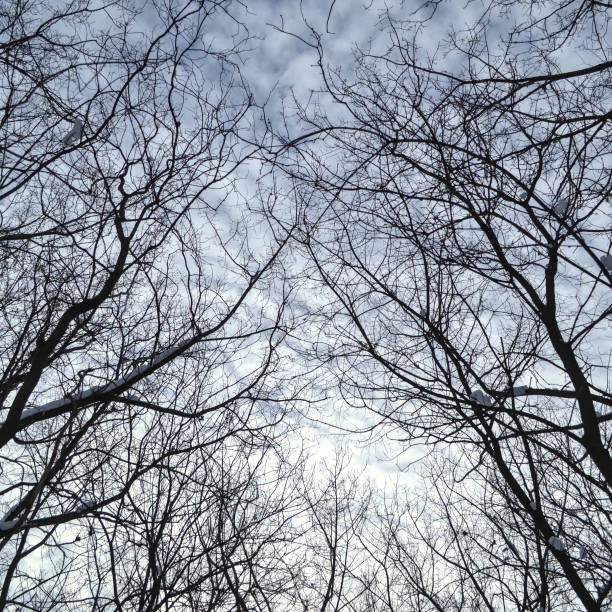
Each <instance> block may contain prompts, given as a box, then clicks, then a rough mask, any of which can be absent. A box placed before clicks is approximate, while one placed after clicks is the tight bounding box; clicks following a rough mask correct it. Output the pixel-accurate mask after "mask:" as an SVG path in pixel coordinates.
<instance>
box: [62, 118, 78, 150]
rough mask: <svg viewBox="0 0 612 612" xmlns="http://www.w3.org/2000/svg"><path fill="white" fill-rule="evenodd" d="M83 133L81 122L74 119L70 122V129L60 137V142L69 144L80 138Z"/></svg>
mask: <svg viewBox="0 0 612 612" xmlns="http://www.w3.org/2000/svg"><path fill="white" fill-rule="evenodd" d="M82 134H83V122H82V121H81V120H80V119H76V120H75V122H74V123H73V124H72V129H71V130H70V131H69V132H68V133H67V134H66V135H65V136H64V137H63V138H62V144H65V145H69V144H71V143H73V142H75V141H78V140H81V135H82Z"/></svg>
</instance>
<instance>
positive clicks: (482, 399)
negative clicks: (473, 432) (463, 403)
mask: <svg viewBox="0 0 612 612" xmlns="http://www.w3.org/2000/svg"><path fill="white" fill-rule="evenodd" d="M470 399H471V400H472V401H473V402H476V403H477V404H479V405H481V406H485V407H486V408H490V407H491V406H492V405H493V401H492V400H491V398H490V397H489V396H488V395H485V394H484V393H483V392H482V391H481V390H480V389H477V390H476V391H472V393H471V394H470Z"/></svg>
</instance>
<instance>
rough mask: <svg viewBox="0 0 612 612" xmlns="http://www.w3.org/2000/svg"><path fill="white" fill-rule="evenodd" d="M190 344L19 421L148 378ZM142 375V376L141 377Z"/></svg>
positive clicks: (32, 411) (27, 413)
mask: <svg viewBox="0 0 612 612" xmlns="http://www.w3.org/2000/svg"><path fill="white" fill-rule="evenodd" d="M191 342H192V339H189V340H185V341H183V342H180V343H179V344H176V345H174V346H172V347H170V348H169V349H166V350H164V351H162V352H161V353H158V354H157V355H155V356H154V357H153V358H152V359H151V361H150V362H149V363H143V364H141V365H139V366H137V367H135V368H134V369H133V370H132V371H131V372H129V373H128V374H126V375H125V376H120V377H119V378H117V379H115V380H113V381H111V382H109V383H107V384H105V385H96V386H93V387H89V388H88V389H85V390H84V391H82V392H81V393H77V394H76V395H72V396H70V397H64V398H62V399H57V400H53V401H52V402H47V403H46V404H42V405H41V406H36V407H34V408H28V409H27V410H24V411H23V412H22V413H21V420H22V421H23V420H25V419H29V418H31V417H33V416H36V415H41V414H44V413H46V412H53V411H55V410H61V409H63V408H69V407H70V406H73V405H75V404H77V403H78V404H80V403H82V402H85V401H87V400H88V399H90V398H91V397H92V396H94V395H98V394H101V395H109V394H111V393H113V392H115V391H116V390H117V389H120V388H121V387H124V386H126V385H129V384H130V383H132V382H134V381H135V380H136V379H140V378H143V377H144V376H148V375H149V374H151V373H153V371H154V370H156V369H157V367H158V366H159V365H160V364H162V363H163V362H165V361H168V360H169V359H170V358H172V357H176V356H177V355H179V354H180V353H181V352H182V351H183V349H184V348H185V347H186V346H187V345H188V344H190V343H191ZM143 375H144V376H143Z"/></svg>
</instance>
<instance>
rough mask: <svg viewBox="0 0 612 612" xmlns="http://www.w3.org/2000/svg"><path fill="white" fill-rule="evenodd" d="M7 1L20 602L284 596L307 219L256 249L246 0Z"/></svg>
mask: <svg viewBox="0 0 612 612" xmlns="http://www.w3.org/2000/svg"><path fill="white" fill-rule="evenodd" d="M0 11H1V13H0V28H1V30H0V31H1V32H2V42H1V43H0V44H1V55H0V58H1V59H0V65H1V70H2V72H1V76H0V87H1V88H2V100H3V102H2V115H1V116H2V121H1V126H0V140H1V143H2V146H1V150H2V164H1V169H0V219H1V227H0V330H1V332H0V337H1V339H0V363H1V373H0V398H1V401H0V421H1V423H0V448H1V450H0V462H1V466H2V468H1V471H0V512H1V515H0V518H1V522H0V576H2V578H1V579H0V607H1V608H2V609H4V608H6V607H11V606H12V607H15V608H18V609H22V608H23V609H26V608H27V609H36V610H51V609H57V608H61V609H81V608H91V609H111V608H112V609H140V610H145V609H147V610H154V609H160V608H163V609H200V608H201V609H205V608H206V609H235V606H238V608H241V607H242V608H244V607H245V605H246V604H244V601H249V600H250V599H252V598H254V599H255V600H257V598H261V597H263V596H264V595H265V596H266V597H271V596H272V595H271V594H270V593H271V591H270V588H271V587H270V585H271V584H272V578H273V576H272V575H270V577H269V579H267V578H266V576H267V574H268V573H269V572H267V568H266V563H267V562H268V561H266V560H265V559H264V558H263V557H262V554H263V552H265V547H262V546H261V545H260V540H261V539H262V538H263V535H262V534H264V533H267V534H268V535H270V534H272V535H270V538H271V539H270V540H269V542H270V546H272V545H273V543H274V537H272V536H273V535H274V530H273V529H272V527H273V525H274V521H275V520H278V521H281V519H279V518H278V517H279V516H281V515H282V514H283V512H284V508H285V507H286V506H287V505H288V504H290V502H291V495H290V491H291V490H290V488H289V487H288V486H287V485H286V483H287V482H288V481H289V480H290V479H291V478H293V477H294V476H293V471H292V470H293V468H292V469H289V466H290V465H291V464H289V463H288V462H287V460H286V459H283V460H281V457H284V456H285V454H286V453H288V452H289V451H288V450H287V451H283V454H279V452H278V443H277V442H276V441H275V439H276V437H277V436H279V435H280V434H281V432H282V429H281V428H280V427H279V423H280V422H281V421H282V419H283V413H284V405H285V401H286V400H288V399H290V398H291V397H292V394H293V392H294V391H292V386H293V385H292V383H291V380H290V379H285V382H284V383H283V384H281V378H282V376H283V362H282V355H280V354H279V353H278V351H277V347H278V344H279V343H280V342H281V340H282V338H283V336H284V334H285V333H286V330H287V329H288V327H287V325H288V320H287V319H286V317H285V315H284V306H285V302H286V297H287V296H286V294H284V293H283V289H282V286H281V285H278V284H275V283H276V281H275V266H276V260H277V257H278V253H279V252H280V250H281V249H282V248H283V245H284V244H285V242H286V240H287V236H286V235H284V236H277V238H278V240H277V241H275V240H268V239H267V238H266V237H264V238H263V239H262V240H260V243H259V246H258V248H257V249H254V248H251V246H250V245H249V241H248V240H247V236H246V230H245V225H244V220H243V219H242V218H241V212H240V211H241V204H240V202H239V199H238V197H237V196H236V195H235V192H234V190H233V181H234V180H235V176H236V175H235V170H236V168H238V167H239V166H240V165H241V164H243V163H244V162H245V161H246V160H248V159H250V158H251V157H252V155H253V154H254V153H255V152H256V151H257V148H258V146H257V145H256V144H249V140H250V136H251V128H252V122H251V117H250V112H251V110H252V108H253V102H252V99H251V96H250V93H249V90H248V87H247V85H246V84H245V83H244V82H243V80H242V78H241V75H240V72H239V70H238V68H237V65H236V63H235V60H236V59H237V57H238V56H239V53H240V51H241V48H242V46H243V44H244V42H245V41H246V40H247V39H248V32H246V31H245V30H244V29H242V30H240V31H241V32H242V34H241V35H239V36H238V37H235V38H234V39H233V41H232V42H231V44H230V46H229V47H227V48H225V47H223V46H222V45H220V44H217V43H215V42H213V38H214V37H213V36H212V35H211V34H209V33H210V32H212V33H215V32H216V33H217V34H220V33H222V32H223V29H224V28H225V29H227V28H228V26H227V24H228V22H229V23H230V24H231V27H232V28H234V27H236V25H238V27H240V23H239V20H238V18H237V16H236V14H235V12H234V7H233V6H232V3H231V2H229V1H224V0H221V1H214V2H213V1H210V2H209V1H204V2H199V3H193V2H184V3H181V2H170V3H162V2H146V3H143V4H138V3H136V4H134V3H131V2H129V3H128V2H125V3H124V2H122V1H121V0H116V1H115V0H113V1H112V2H109V3H105V2H97V0H69V1H67V2H61V3H56V2H52V3H45V2H31V1H30V0H23V1H18V2H16V3H4V4H3V5H2V7H1V9H0ZM240 36H242V38H240ZM226 40H228V39H227V38H226ZM229 40H232V39H229ZM246 135H248V136H249V139H246V138H244V136H246ZM273 285H274V287H276V288H278V287H279V286H280V289H279V290H278V291H277V290H276V289H275V288H273ZM274 453H276V454H274ZM275 457H276V459H275ZM275 461H276V463H277V464H281V465H280V466H279V465H277V468H276V471H275V472H273V471H272V470H271V468H270V467H269V466H270V464H274V462H275ZM283 463H284V464H286V465H285V466H284V467H283V465H282V464H283ZM298 466H299V462H298V463H297V464H296V467H295V470H298ZM271 473H274V474H276V478H277V481H276V484H274V483H273V482H271V481H270V479H269V476H270V474H271ZM261 479H265V481H266V483H267V484H266V488H265V490H262V491H261V492H260V494H259V499H260V501H257V502H256V503H255V502H254V501H253V500H254V498H255V497H257V496H256V495H255V493H254V492H255V491H257V490H258V487H260V488H261V487H262V486H263V485H262V483H261V482H260V481H261ZM283 483H285V484H283ZM266 499H267V500H268V501H267V504H266V506H265V507H263V508H260V506H259V505H258V504H261V503H263V502H264V500H266ZM258 513H259V514H258ZM275 517H276V518H275ZM281 523H282V521H281ZM264 539H265V538H264ZM262 551H263V552H262ZM249 564H250V567H251V568H257V572H255V573H254V574H253V575H252V576H251V579H250V583H249V581H248V580H247V581H246V582H245V581H244V580H243V576H242V574H243V573H244V572H247V574H248V567H249ZM262 593H263V594H264V595H262ZM240 602H242V603H240ZM248 605H249V606H250V605H251V604H250V603H249V604H248Z"/></svg>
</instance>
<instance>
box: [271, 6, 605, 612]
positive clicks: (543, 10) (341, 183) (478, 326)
mask: <svg viewBox="0 0 612 612" xmlns="http://www.w3.org/2000/svg"><path fill="white" fill-rule="evenodd" d="M470 4H471V6H472V7H473V5H474V3H470ZM428 6H429V7H430V9H429V10H430V11H434V13H433V14H428V15H426V16H424V17H422V18H419V16H418V15H416V16H413V17H412V21H407V20H406V19H403V20H400V19H399V18H397V17H393V15H392V14H391V13H390V12H389V13H388V14H387V15H386V16H385V23H386V26H387V33H388V37H389V38H388V40H389V45H388V48H387V50H386V51H385V52H383V53H382V54H376V53H375V52H374V51H368V50H361V49H356V51H355V53H356V61H355V67H354V72H350V71H349V70H348V69H347V71H346V72H344V73H343V72H342V71H341V70H340V69H332V68H330V66H329V65H328V63H327V60H326V55H325V41H326V38H325V37H324V36H323V35H322V34H320V33H319V32H317V31H316V30H315V29H314V27H312V26H308V24H306V25H307V26H308V27H310V30H309V37H307V36H301V35H300V37H301V40H302V42H304V44H307V45H309V46H310V47H311V49H312V50H314V51H315V53H316V54H318V66H319V69H320V72H321V76H322V81H323V90H322V92H319V94H318V97H317V96H314V97H313V99H312V100H311V101H309V102H308V103H305V102H304V103H301V102H300V100H297V99H296V100H294V102H295V107H296V115H295V116H293V117H287V120H286V124H285V125H286V126H292V125H295V123H296V122H299V129H298V130H295V129H294V130H293V131H291V130H289V131H288V132H285V133H279V134H278V135H279V138H281V139H282V142H283V144H282V145H280V146H279V147H278V148H277V149H276V150H275V151H274V158H273V159H274V161H275V163H276V166H277V168H278V169H280V170H281V171H282V173H283V174H284V176H286V177H288V178H289V179H290V181H291V191H290V193H291V194H292V195H293V197H294V201H295V203H296V213H295V216H294V218H295V217H297V218H300V219H302V226H301V234H300V237H301V243H302V245H303V249H304V253H306V254H307V255H308V257H309V258H310V261H311V262H312V265H311V266H310V267H309V268H308V270H307V274H306V275H304V276H308V277H309V278H312V279H316V280H313V281H312V282H314V283H316V284H317V285H318V286H319V287H323V288H325V289H326V291H327V294H328V296H329V299H328V300H327V303H326V305H325V306H324V308H325V314H326V316H325V317H321V318H322V319H324V321H323V322H322V323H321V328H320V332H319V335H318V336H317V341H316V342H313V344H312V354H313V356H315V357H318V358H319V359H321V361H322V362H324V363H326V364H332V368H331V371H332V372H334V373H335V375H336V380H335V384H337V385H338V387H339V389H340V393H341V396H342V398H343V399H344V401H345V403H346V405H347V411H346V413H345V414H343V415H342V416H341V417H340V418H339V419H338V420H342V424H343V426H344V427H346V423H347V419H348V418H350V417H351V416H353V418H355V419H356V420H355V421H354V422H355V423H356V424H355V426H354V428H355V429H359V428H360V424H359V418H360V416H359V415H361V414H364V412H363V411H364V410H365V411H366V412H368V413H369V414H370V415H372V414H373V415H375V416H376V418H379V419H380V422H381V423H382V424H383V425H384V424H386V426H387V427H388V431H389V432H391V433H392V434H393V435H394V436H395V437H397V436H398V435H399V436H401V438H402V440H403V443H404V444H405V445H409V444H410V443H421V442H426V443H427V444H429V445H433V446H434V447H435V448H437V452H439V453H441V452H443V449H447V451H445V452H448V453H449V461H450V463H449V464H448V465H446V466H442V465H440V466H439V468H438V469H437V470H435V471H434V473H435V474H436V480H435V481H434V482H435V483H437V484H436V494H435V495H434V498H435V499H436V500H437V504H438V505H439V504H441V510H440V513H441V514H440V515H439V516H438V517H436V518H435V523H436V524H439V522H440V521H442V522H443V523H444V524H445V525H446V528H445V529H446V533H447V537H445V538H442V539H440V538H438V537H433V536H432V535H431V534H430V533H429V532H428V533H424V532H421V535H420V541H421V542H422V543H423V545H424V546H425V547H426V549H427V550H430V551H432V555H433V557H435V558H438V559H443V560H444V561H445V563H446V568H447V569H449V571H451V572H452V573H453V575H454V577H455V578H454V580H455V581H458V582H452V581H451V582H449V583H447V584H448V585H449V588H450V585H451V584H461V585H469V584H470V583H471V587H470V589H472V592H471V594H470V595H469V598H468V599H469V600H470V601H471V602H472V603H471V604H469V605H471V606H472V607H471V608H470V609H491V610H492V609H520V610H526V609H528V610H539V609H542V610H544V609H546V610H548V609H560V610H561V609H569V608H568V606H569V607H575V606H578V605H582V606H583V607H584V608H585V609H587V610H600V609H603V608H604V607H605V606H606V605H607V603H609V598H610V596H611V591H612V565H611V564H610V559H611V558H612V549H611V547H610V539H609V527H610V525H609V517H610V515H611V510H612V507H611V505H610V495H611V486H612V458H611V456H610V445H611V430H610V426H611V423H610V422H611V420H612V414H611V413H610V406H611V405H612V394H611V390H610V382H609V367H610V363H609V348H610V336H609V319H610V315H611V314H612V307H611V306H610V299H609V296H610V288H611V287H612V266H611V265H610V261H612V259H611V249H612V246H611V241H610V218H611V212H612V211H611V208H610V203H611V201H612V199H611V198H610V193H611V180H612V177H611V175H610V173H609V168H608V166H609V151H610V149H611V145H612V139H611V132H610V118H611V116H612V115H611V114H610V96H609V91H610V90H609V87H607V85H609V75H610V69H611V68H612V63H611V62H610V61H609V46H608V45H607V43H606V33H607V32H608V27H609V19H610V12H609V8H610V7H609V5H608V4H607V3H599V2H592V3H585V2H577V1H576V2H556V1H554V0H551V1H547V2H520V3H510V4H509V3H505V2H501V1H500V2H493V3H488V4H486V5H483V8H482V11H481V13H480V17H479V18H478V19H476V20H475V21H474V25H473V26H472V27H470V28H469V29H468V30H466V31H462V32H456V31H451V32H450V33H449V34H448V36H447V37H446V38H445V39H444V41H442V43H440V49H439V51H438V53H437V54H432V55H426V51H423V50H422V49H423V47H424V46H425V49H426V41H427V37H428V36H430V34H429V31H428V29H427V23H428V20H429V19H433V18H434V17H433V15H435V11H436V10H439V11H442V10H444V8H445V6H446V5H445V3H427V6H424V7H423V10H427V7H428ZM432 7H433V8H432ZM491 32H495V40H492V38H493V37H492V36H491ZM328 109H333V111H332V110H328ZM338 109H340V110H338ZM288 193H289V192H288ZM269 214H270V217H271V218H273V219H274V222H275V223H277V225H279V226H281V227H283V226H286V222H285V219H286V218H287V217H286V215H285V212H284V211H283V210H282V209H279V208H278V206H276V207H275V206H271V207H270V209H269ZM322 308H323V307H322ZM355 414H357V416H354V415H355ZM383 425H381V426H383ZM449 466H450V467H449ZM468 516H469V517H473V521H469V520H468ZM433 520H434V518H432V521H433ZM457 530H459V531H457ZM463 531H465V532H466V534H467V535H465V536H462V535H460V534H461V533H462V532H463ZM481 534H482V538H481ZM500 538H501V539H502V540H503V541H504V544H505V547H506V548H507V549H508V551H509V552H508V553H507V554H506V555H503V556H500V555H499V554H498V553H497V552H494V553H491V551H490V550H487V549H486V543H485V542H486V540H487V539H495V540H496V541H498V542H499V541H500ZM394 545H395V546H400V545H399V544H394ZM449 547H450V548H449ZM477 549H478V553H477V554H476V550H477ZM398 550H400V549H399V548H398ZM404 550H406V549H405V548H404ZM419 554H420V553H419V552H418V550H417V551H416V552H414V554H413V558H418V557H419ZM491 554H496V555H498V557H497V558H496V559H493V561H492V558H491V556H490V555H491ZM415 555H416V557H415ZM506 557H507V558H506ZM491 563H493V565H491ZM413 567H414V568H415V570H418V568H419V567H420V566H419V564H418V563H415V565H414V566H413ZM401 571H403V572H404V575H405V576H407V578H406V580H408V581H413V582H414V580H417V578H418V580H420V581H421V582H420V584H421V588H422V589H423V590H426V589H425V586H426V584H425V582H424V580H425V579H424V578H420V577H418V576H417V574H418V571H417V574H414V573H413V572H412V570H410V571H409V570H406V569H405V568H403V569H402V570H401ZM407 571H408V574H406V572H407ZM509 574H512V579H511V580H510V579H509V578H508V575H509ZM484 575H487V584H486V585H485V586H482V587H481V586H479V584H481V579H482V576H484ZM415 576H417V578H415ZM504 585H507V586H504ZM445 588H446V587H445ZM493 591H495V592H496V593H497V595H495V597H493V596H492V592H493ZM519 591H520V592H519ZM428 592H431V584H430V586H429V591H428ZM460 592H461V593H465V591H464V590H463V586H462V587H461V589H460ZM462 601H463V602H464V603H463V604H462V605H468V604H467V603H466V599H465V597H464V598H463V600H462ZM578 602H580V604H578ZM430 604H431V605H433V603H432V602H431V601H430ZM438 605H439V606H442V607H447V606H446V604H442V603H439V604H438ZM415 609H429V608H427V607H423V608H421V607H420V604H419V607H418V608H415ZM431 609H435V606H433V607H432V608H431ZM440 609H441V608H440ZM451 609H455V608H451ZM456 609H462V608H461V606H460V607H459V608H456Z"/></svg>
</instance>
